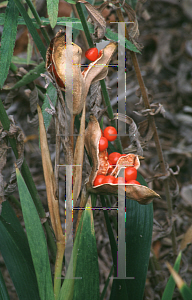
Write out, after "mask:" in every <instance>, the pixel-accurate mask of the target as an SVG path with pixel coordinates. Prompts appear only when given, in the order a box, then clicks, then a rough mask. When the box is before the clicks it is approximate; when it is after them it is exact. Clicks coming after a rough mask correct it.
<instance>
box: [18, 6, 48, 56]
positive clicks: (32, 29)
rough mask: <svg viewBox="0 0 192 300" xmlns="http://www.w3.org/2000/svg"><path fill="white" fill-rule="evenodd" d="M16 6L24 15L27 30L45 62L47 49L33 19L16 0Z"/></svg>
mask: <svg viewBox="0 0 192 300" xmlns="http://www.w3.org/2000/svg"><path fill="white" fill-rule="evenodd" d="M14 1H15V4H16V5H17V8H18V10H19V12H20V14H21V15H22V17H23V19H24V20H25V24H26V25H27V28H28V30H29V32H30V34H31V36H32V38H33V40H34V42H35V44H36V46H37V48H38V50H39V52H40V53H41V56H42V57H43V59H44V61H45V59H46V48H45V46H44V44H43V42H42V40H41V39H40V36H39V34H38V32H37V31H36V29H35V26H34V25H33V22H32V20H31V18H30V17H29V15H28V13H27V12H26V10H25V8H24V7H23V5H22V4H21V1H20V0H14Z"/></svg>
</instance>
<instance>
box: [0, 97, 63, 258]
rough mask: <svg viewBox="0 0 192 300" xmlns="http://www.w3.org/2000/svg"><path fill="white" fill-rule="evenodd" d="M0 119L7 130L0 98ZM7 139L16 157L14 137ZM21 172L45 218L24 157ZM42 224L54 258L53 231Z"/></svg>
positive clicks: (42, 216) (8, 121)
mask: <svg viewBox="0 0 192 300" xmlns="http://www.w3.org/2000/svg"><path fill="white" fill-rule="evenodd" d="M0 121H1V123H2V125H3V128H4V130H9V127H10V120H9V118H8V115H7V113H6V111H5V108H4V106H3V103H2V101H1V99H0ZM8 140H9V143H10V144H11V147H12V149H13V152H14V155H15V157H16V158H18V152H17V147H16V140H15V139H14V138H10V137H8ZM21 172H22V175H23V177H24V179H25V183H26V185H27V187H28V189H29V191H30V194H31V196H32V198H33V201H34V203H35V206H36V208H37V211H38V214H39V216H40V217H41V218H45V211H44V208H43V205H42V203H41V200H40V197H39V194H38V192H37V189H36V186H35V183H34V181H33V178H32V176H31V172H30V170H29V167H28V165H27V163H26V161H25V159H24V161H23V164H22V167H21ZM43 225H44V227H45V230H46V233H47V241H48V245H49V249H50V251H51V254H52V257H53V260H55V257H56V251H57V249H56V244H55V241H54V239H53V233H52V231H51V228H50V226H49V224H48V222H47V221H46V222H45V223H44V224H43Z"/></svg>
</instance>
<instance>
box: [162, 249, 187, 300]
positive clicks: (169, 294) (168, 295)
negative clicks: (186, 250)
mask: <svg viewBox="0 0 192 300" xmlns="http://www.w3.org/2000/svg"><path fill="white" fill-rule="evenodd" d="M181 255H182V252H180V253H179V255H178V256H177V259H176V261H175V264H174V267H173V268H174V270H175V271H176V272H177V273H178V272H179V267H180V262H181ZM174 289H175V281H174V279H173V276H172V275H171V276H170V277H169V280H168V282H167V284H166V287H165V290H164V292H163V296H162V300H167V299H172V298H173V292H174Z"/></svg>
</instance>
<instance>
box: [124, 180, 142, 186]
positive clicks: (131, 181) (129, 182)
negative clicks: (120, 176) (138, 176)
mask: <svg viewBox="0 0 192 300" xmlns="http://www.w3.org/2000/svg"><path fill="white" fill-rule="evenodd" d="M126 183H127V184H139V185H141V184H140V182H139V181H137V180H134V179H132V180H129V181H127V182H126Z"/></svg>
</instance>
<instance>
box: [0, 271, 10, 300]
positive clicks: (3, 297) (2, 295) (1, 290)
mask: <svg viewBox="0 0 192 300" xmlns="http://www.w3.org/2000/svg"><path fill="white" fill-rule="evenodd" d="M0 300H10V298H9V295H8V292H7V288H6V285H5V281H4V279H3V275H2V273H1V271H0Z"/></svg>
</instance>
